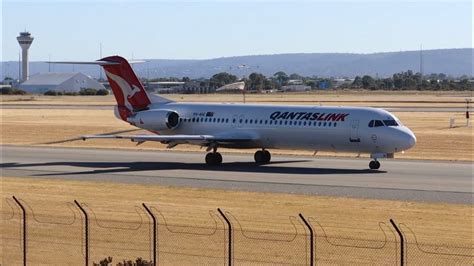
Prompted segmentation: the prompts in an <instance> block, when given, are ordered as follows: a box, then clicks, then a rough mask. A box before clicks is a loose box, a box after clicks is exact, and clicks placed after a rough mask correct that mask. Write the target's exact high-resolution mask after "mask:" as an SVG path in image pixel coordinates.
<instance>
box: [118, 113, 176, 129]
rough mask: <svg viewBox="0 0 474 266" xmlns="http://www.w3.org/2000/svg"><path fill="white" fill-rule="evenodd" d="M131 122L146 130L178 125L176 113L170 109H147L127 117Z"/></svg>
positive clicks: (171, 127)
mask: <svg viewBox="0 0 474 266" xmlns="http://www.w3.org/2000/svg"><path fill="white" fill-rule="evenodd" d="M127 121H128V122H130V123H131V124H133V125H135V126H137V127H140V128H144V129H148V130H157V131H160V130H173V129H175V128H177V127H178V126H179V123H180V119H179V115H178V113H176V112H175V111H170V110H148V111H141V112H138V113H136V114H133V115H132V116H130V117H129V118H128V119H127Z"/></svg>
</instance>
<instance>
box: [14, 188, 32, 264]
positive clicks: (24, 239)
mask: <svg viewBox="0 0 474 266" xmlns="http://www.w3.org/2000/svg"><path fill="white" fill-rule="evenodd" d="M12 197H13V200H14V201H15V202H16V204H18V206H20V208H21V212H22V213H23V265H24V266H26V240H27V238H28V237H27V233H26V210H25V207H23V205H22V204H21V203H20V201H19V200H18V199H17V198H16V197H15V196H12Z"/></svg>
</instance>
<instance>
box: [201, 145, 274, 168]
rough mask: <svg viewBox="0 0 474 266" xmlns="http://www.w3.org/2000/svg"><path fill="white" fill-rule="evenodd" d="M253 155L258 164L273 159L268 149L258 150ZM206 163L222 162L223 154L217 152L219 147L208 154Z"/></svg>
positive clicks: (212, 164) (216, 163) (214, 164)
mask: <svg viewBox="0 0 474 266" xmlns="http://www.w3.org/2000/svg"><path fill="white" fill-rule="evenodd" d="M253 157H254V159H255V162H256V163H257V164H266V163H269V162H270V160H271V159H272V155H271V154H270V152H269V151H267V150H261V151H257V152H255V155H254V156H253ZM206 164H207V165H211V166H217V165H221V164H222V155H221V154H220V153H218V152H217V149H214V151H213V152H209V153H208V154H206Z"/></svg>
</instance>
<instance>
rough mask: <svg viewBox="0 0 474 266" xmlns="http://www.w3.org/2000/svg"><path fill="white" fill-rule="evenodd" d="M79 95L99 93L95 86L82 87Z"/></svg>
mask: <svg viewBox="0 0 474 266" xmlns="http://www.w3.org/2000/svg"><path fill="white" fill-rule="evenodd" d="M79 95H97V90H96V89H93V88H86V89H81V91H79Z"/></svg>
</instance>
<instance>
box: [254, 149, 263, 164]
mask: <svg viewBox="0 0 474 266" xmlns="http://www.w3.org/2000/svg"><path fill="white" fill-rule="evenodd" d="M264 157H265V155H264V153H263V151H256V152H255V154H254V155H253V158H254V159H255V162H256V163H258V164H262V163H263V162H264V159H265V158H264Z"/></svg>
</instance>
